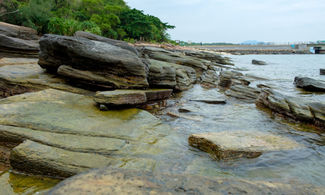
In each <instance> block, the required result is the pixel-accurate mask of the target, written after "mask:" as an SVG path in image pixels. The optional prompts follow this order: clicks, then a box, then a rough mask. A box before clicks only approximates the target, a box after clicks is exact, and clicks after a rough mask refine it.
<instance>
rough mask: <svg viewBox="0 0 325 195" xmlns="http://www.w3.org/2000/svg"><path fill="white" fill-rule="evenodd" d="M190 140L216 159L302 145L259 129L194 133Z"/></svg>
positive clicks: (254, 154) (249, 156)
mask: <svg viewBox="0 0 325 195" xmlns="http://www.w3.org/2000/svg"><path fill="white" fill-rule="evenodd" d="M188 142H189V144H190V145H191V146H193V147H195V148H198V149H200V150H202V151H205V152H208V153H210V154H211V155H212V157H213V158H214V159H218V160H230V159H237V158H256V157H258V156H260V155H262V154H263V153H264V152H270V151H279V150H292V149H297V148H300V147H301V146H300V145H299V144H298V143H297V142H295V141H293V140H290V139H288V138H284V137H280V136H276V135H273V134H270V133H263V132H258V131H254V132H250V131H247V132H246V131H222V132H215V133H214V132H213V133H201V134H193V135H191V136H190V137H189V138H188Z"/></svg>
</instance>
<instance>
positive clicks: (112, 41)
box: [74, 31, 139, 55]
mask: <svg viewBox="0 0 325 195" xmlns="http://www.w3.org/2000/svg"><path fill="white" fill-rule="evenodd" d="M74 36H75V37H83V38H87V39H90V40H94V41H100V42H105V43H108V44H111V45H115V46H117V47H120V48H122V49H126V50H129V51H131V52H133V53H135V54H136V55H139V54H138V50H136V49H135V47H133V46H132V45H130V44H128V43H127V42H124V41H119V40H115V39H109V38H106V37H102V36H99V35H95V34H92V33H89V32H84V31H77V32H76V33H75V34H74Z"/></svg>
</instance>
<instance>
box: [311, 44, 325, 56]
mask: <svg viewBox="0 0 325 195" xmlns="http://www.w3.org/2000/svg"><path fill="white" fill-rule="evenodd" d="M307 47H312V48H313V49H314V50H315V54H325V43H321V44H319V43H318V44H308V45H307Z"/></svg>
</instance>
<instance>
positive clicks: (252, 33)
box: [126, 0, 325, 43]
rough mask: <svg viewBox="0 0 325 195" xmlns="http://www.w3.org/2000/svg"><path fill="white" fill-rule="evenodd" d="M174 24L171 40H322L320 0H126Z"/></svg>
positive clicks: (324, 14)
mask: <svg viewBox="0 0 325 195" xmlns="http://www.w3.org/2000/svg"><path fill="white" fill-rule="evenodd" d="M126 2H127V3H128V5H129V6H130V7H132V8H137V9H139V10H143V11H144V12H145V13H146V14H151V15H154V16H157V17H159V18H160V19H161V20H162V21H164V22H168V23H169V24H172V25H175V26H176V29H174V30H171V31H170V32H169V34H170V35H171V38H172V39H174V40H184V41H195V42H235V43H240V42H243V41H246V40H258V41H272V42H289V41H290V42H292V41H317V40H325V0H126Z"/></svg>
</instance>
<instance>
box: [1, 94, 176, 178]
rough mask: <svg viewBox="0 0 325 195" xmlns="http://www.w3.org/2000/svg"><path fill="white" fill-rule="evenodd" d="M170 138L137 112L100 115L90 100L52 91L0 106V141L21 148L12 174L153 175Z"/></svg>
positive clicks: (151, 118) (165, 129) (15, 155)
mask: <svg viewBox="0 0 325 195" xmlns="http://www.w3.org/2000/svg"><path fill="white" fill-rule="evenodd" d="M169 132H170V128H169V127H168V126H166V125H163V124H162V123H161V122H160V120H159V119H157V118H156V117H154V116H153V115H151V114H150V113H148V112H146V111H142V110H138V109H125V110H115V111H106V112H101V111H99V110H98V109H97V108H96V106H95V102H94V101H93V99H92V97H88V96H84V95H78V94H73V93H68V92H63V91H58V90H54V89H48V90H44V91H40V92H34V93H26V94H23V95H16V96H12V97H9V98H6V99H2V100H0V139H1V140H3V141H9V142H15V143H18V144H19V143H21V144H19V145H18V146H17V147H15V148H14V149H13V150H12V152H11V155H10V163H11V166H12V167H13V169H15V170H19V171H23V172H29V173H34V174H39V175H50V176H54V177H69V176H71V175H74V174H77V173H80V172H83V171H86V170H88V169H90V168H99V167H105V166H111V167H125V168H133V169H140V170H149V171H152V170H153V169H154V168H155V164H156V161H155V158H154V156H155V155H159V154H160V153H161V148H160V147H158V145H159V143H160V141H161V140H162V139H163V138H165V136H166V135H168V133H169Z"/></svg>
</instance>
